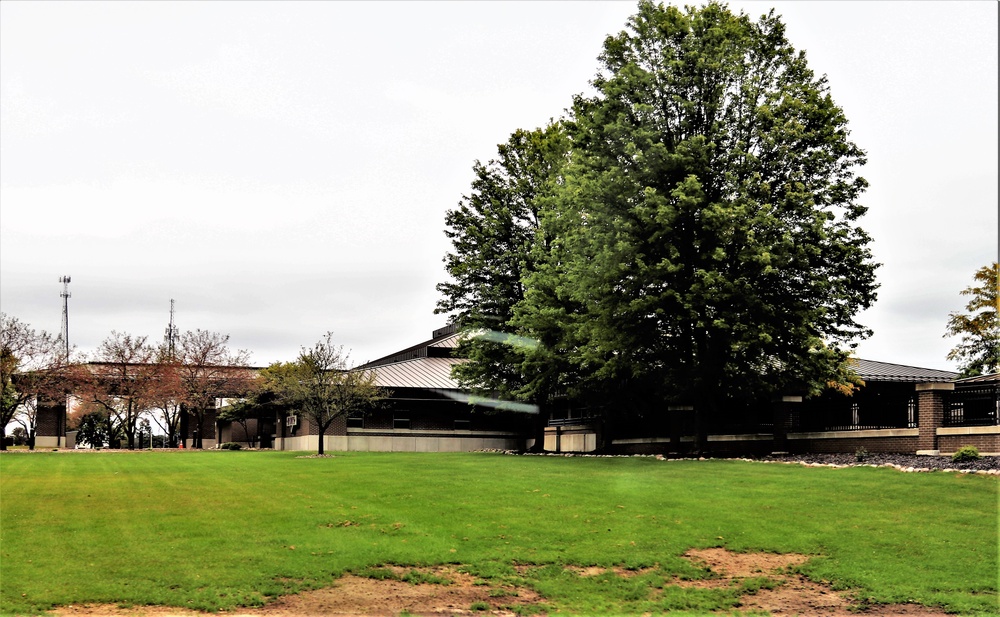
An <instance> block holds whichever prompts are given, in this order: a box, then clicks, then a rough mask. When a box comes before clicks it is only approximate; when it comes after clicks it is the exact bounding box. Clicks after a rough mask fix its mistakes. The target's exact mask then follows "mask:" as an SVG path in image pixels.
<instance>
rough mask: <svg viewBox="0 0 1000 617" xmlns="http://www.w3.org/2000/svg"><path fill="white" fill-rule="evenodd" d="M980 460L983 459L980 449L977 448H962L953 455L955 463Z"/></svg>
mask: <svg viewBox="0 0 1000 617" xmlns="http://www.w3.org/2000/svg"><path fill="white" fill-rule="evenodd" d="M980 458H982V457H981V456H980V454H979V448H977V447H976V446H962V447H961V448H959V449H958V450H956V451H955V453H954V454H952V455H951V460H952V461H953V462H955V463H966V462H969V461H978V460H979V459H980Z"/></svg>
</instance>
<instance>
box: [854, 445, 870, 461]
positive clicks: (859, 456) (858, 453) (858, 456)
mask: <svg viewBox="0 0 1000 617" xmlns="http://www.w3.org/2000/svg"><path fill="white" fill-rule="evenodd" d="M867 459H868V450H866V449H865V447H864V446H861V447H860V448H858V449H857V450H855V451H854V460H856V461H857V462H859V463H863V462H865V461H866V460H867Z"/></svg>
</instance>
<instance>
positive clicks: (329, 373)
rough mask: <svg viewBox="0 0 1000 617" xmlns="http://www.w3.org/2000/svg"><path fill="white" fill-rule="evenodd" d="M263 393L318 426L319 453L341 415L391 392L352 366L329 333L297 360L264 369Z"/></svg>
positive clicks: (369, 373) (367, 372)
mask: <svg viewBox="0 0 1000 617" xmlns="http://www.w3.org/2000/svg"><path fill="white" fill-rule="evenodd" d="M259 388H260V394H261V395H264V396H270V397H271V398H272V399H273V400H274V401H275V402H276V403H277V404H279V405H281V406H284V407H285V408H286V409H289V410H291V411H296V412H300V413H302V415H304V416H305V417H306V418H308V419H309V420H310V421H311V422H312V423H313V424H314V425H315V426H317V427H318V428H319V435H320V439H319V454H323V435H325V434H326V430H327V429H328V428H329V427H330V424H332V423H333V421H334V420H335V419H336V418H339V417H340V416H347V415H349V414H351V413H354V412H365V411H368V410H369V409H371V408H372V407H374V406H375V405H377V404H379V403H380V402H381V401H382V400H383V399H385V398H386V397H387V396H388V395H389V392H388V391H387V390H385V389H384V388H380V387H378V386H377V385H376V384H375V372H374V371H370V370H363V369H351V368H350V366H349V364H348V354H347V353H345V352H344V349H343V346H342V345H335V344H334V343H333V333H332V332H327V333H326V335H324V337H323V338H322V339H320V340H319V341H318V342H317V343H316V344H315V345H313V346H312V347H311V348H309V349H306V348H302V351H301V352H300V353H299V357H298V359H297V360H296V361H295V362H278V363H275V364H272V365H271V366H269V367H267V368H266V369H265V370H263V371H261V374H260V382H259Z"/></svg>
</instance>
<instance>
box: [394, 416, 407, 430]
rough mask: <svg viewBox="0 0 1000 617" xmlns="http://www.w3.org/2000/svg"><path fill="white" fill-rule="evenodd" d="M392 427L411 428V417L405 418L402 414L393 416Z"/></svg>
mask: <svg viewBox="0 0 1000 617" xmlns="http://www.w3.org/2000/svg"><path fill="white" fill-rule="evenodd" d="M407 415H409V414H407ZM392 428H394V429H397V428H407V429H408V428H410V419H409V418H408V417H407V418H403V417H400V416H393V417H392Z"/></svg>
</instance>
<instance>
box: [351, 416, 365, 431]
mask: <svg viewBox="0 0 1000 617" xmlns="http://www.w3.org/2000/svg"><path fill="white" fill-rule="evenodd" d="M364 427H365V416H364V414H360V413H359V414H353V413H352V414H351V415H349V416H347V428H364Z"/></svg>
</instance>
